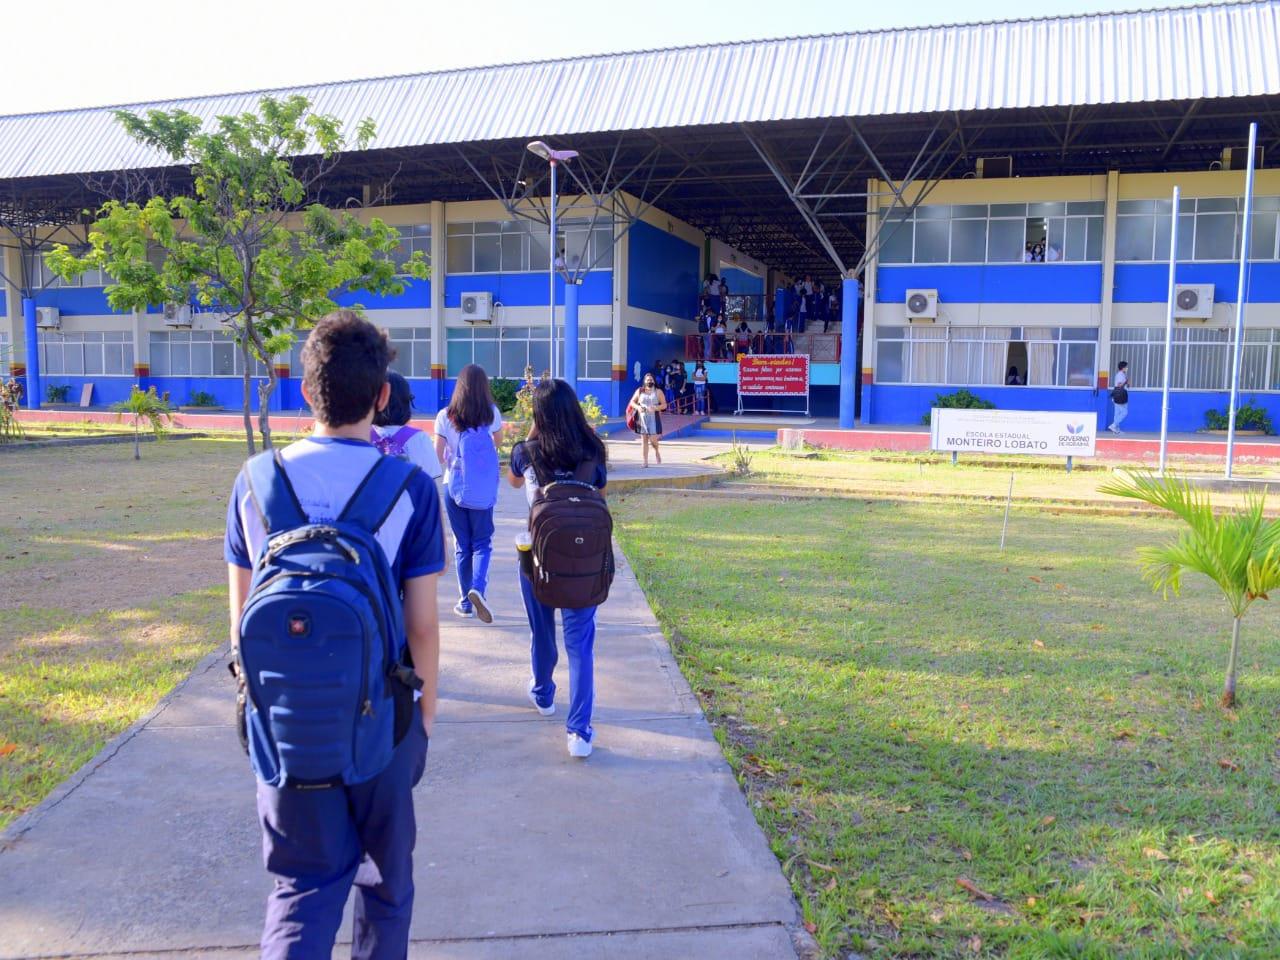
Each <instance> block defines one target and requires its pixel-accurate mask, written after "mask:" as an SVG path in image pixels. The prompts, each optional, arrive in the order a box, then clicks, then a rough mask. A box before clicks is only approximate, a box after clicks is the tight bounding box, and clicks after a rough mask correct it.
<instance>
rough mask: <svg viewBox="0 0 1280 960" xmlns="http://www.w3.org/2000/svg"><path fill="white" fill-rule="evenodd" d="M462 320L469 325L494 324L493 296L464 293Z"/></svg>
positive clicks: (490, 294)
mask: <svg viewBox="0 0 1280 960" xmlns="http://www.w3.org/2000/svg"><path fill="white" fill-rule="evenodd" d="M462 319H463V320H465V321H467V323H493V294H492V293H464V294H463V295H462Z"/></svg>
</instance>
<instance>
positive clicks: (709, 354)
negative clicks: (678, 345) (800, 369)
mask: <svg viewBox="0 0 1280 960" xmlns="http://www.w3.org/2000/svg"><path fill="white" fill-rule="evenodd" d="M842 340H843V338H842V337H841V335H840V334H838V333H764V332H761V331H756V332H753V333H750V334H736V333H726V334H723V335H721V334H715V333H694V334H689V335H687V336H686V337H685V338H684V358H685V359H686V360H706V361H709V362H710V361H730V362H732V361H734V360H736V359H737V358H738V357H739V356H740V355H743V354H764V353H769V354H782V353H793V354H799V355H803V356H807V357H808V358H809V359H810V360H811V361H812V362H814V363H839V362H840V345H841V341H842Z"/></svg>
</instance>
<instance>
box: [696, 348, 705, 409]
mask: <svg viewBox="0 0 1280 960" xmlns="http://www.w3.org/2000/svg"><path fill="white" fill-rule="evenodd" d="M693 409H694V412H695V413H702V414H705V413H706V412H707V366H706V364H704V363H703V362H702V361H701V360H699V361H698V362H697V363H695V364H694V365H693Z"/></svg>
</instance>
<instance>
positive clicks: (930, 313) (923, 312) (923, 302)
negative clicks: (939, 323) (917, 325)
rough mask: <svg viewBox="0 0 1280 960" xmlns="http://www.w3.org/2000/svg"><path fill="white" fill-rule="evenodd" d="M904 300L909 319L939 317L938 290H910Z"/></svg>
mask: <svg viewBox="0 0 1280 960" xmlns="http://www.w3.org/2000/svg"><path fill="white" fill-rule="evenodd" d="M904 302H905V306H906V308H907V320H908V321H912V322H914V321H916V320H937V319H938V291H937V290H908V291H907V296H906V300H905V301H904Z"/></svg>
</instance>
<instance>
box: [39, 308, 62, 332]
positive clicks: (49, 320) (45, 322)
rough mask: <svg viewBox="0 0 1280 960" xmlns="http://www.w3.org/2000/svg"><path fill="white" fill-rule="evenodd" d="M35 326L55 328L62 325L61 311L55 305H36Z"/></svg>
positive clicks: (46, 328) (48, 328) (47, 328)
mask: <svg viewBox="0 0 1280 960" xmlns="http://www.w3.org/2000/svg"><path fill="white" fill-rule="evenodd" d="M36 326H37V327H42V328H43V329H45V330H57V329H59V328H60V327H61V326H62V311H61V310H59V309H58V308H57V307H36Z"/></svg>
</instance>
